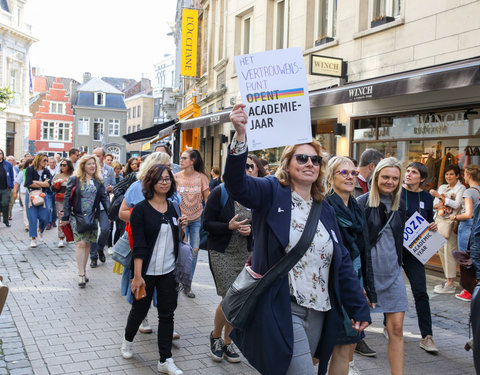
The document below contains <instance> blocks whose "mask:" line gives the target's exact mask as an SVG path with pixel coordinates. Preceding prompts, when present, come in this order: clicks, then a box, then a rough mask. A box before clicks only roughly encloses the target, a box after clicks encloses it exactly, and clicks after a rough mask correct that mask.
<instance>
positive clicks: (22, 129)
mask: <svg viewBox="0 0 480 375" xmlns="http://www.w3.org/2000/svg"><path fill="white" fill-rule="evenodd" d="M25 3H26V1H25V0H5V1H1V2H0V87H8V88H9V89H10V91H13V92H14V94H13V97H12V99H11V100H10V101H9V103H8V105H7V107H6V109H5V110H3V111H0V149H2V150H3V151H4V152H5V153H6V154H7V155H14V156H15V158H17V159H20V158H22V157H23V155H24V154H25V152H27V151H28V133H29V131H28V125H29V122H30V117H31V116H30V112H29V87H30V79H29V71H30V69H29V59H28V55H29V49H30V46H31V45H32V44H33V43H35V42H37V39H35V38H34V37H33V36H32V30H31V26H30V25H27V24H26V23H25V22H24V14H23V12H24V7H25Z"/></svg>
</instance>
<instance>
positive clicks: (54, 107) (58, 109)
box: [50, 102, 64, 114]
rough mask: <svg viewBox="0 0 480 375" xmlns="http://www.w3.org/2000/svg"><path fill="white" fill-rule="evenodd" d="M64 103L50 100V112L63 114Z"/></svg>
mask: <svg viewBox="0 0 480 375" xmlns="http://www.w3.org/2000/svg"><path fill="white" fill-rule="evenodd" d="M63 108H64V106H63V103H58V102H50V113H58V114H63V113H64V112H63Z"/></svg>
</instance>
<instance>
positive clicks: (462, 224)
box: [457, 219, 473, 251]
mask: <svg viewBox="0 0 480 375" xmlns="http://www.w3.org/2000/svg"><path fill="white" fill-rule="evenodd" d="M472 225H473V219H467V220H460V221H459V222H458V238H457V241H458V250H460V251H467V250H468V239H469V238H470V234H471V233H472Z"/></svg>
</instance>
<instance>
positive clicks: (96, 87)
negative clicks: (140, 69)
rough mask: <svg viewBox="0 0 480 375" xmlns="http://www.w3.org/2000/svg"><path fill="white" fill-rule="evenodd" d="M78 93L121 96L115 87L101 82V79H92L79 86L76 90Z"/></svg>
mask: <svg viewBox="0 0 480 375" xmlns="http://www.w3.org/2000/svg"><path fill="white" fill-rule="evenodd" d="M77 90H78V91H79V92H80V91H87V92H98V91H100V92H104V93H106V94H122V92H121V91H120V90H117V89H116V88H115V87H113V86H112V85H110V84H109V83H107V82H105V81H103V80H102V79H101V78H98V77H94V78H92V79H91V80H90V81H88V82H87V83H84V84H83V85H81V86H79V87H78V89H77Z"/></svg>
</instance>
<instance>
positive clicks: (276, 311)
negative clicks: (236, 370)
mask: <svg viewBox="0 0 480 375" xmlns="http://www.w3.org/2000/svg"><path fill="white" fill-rule="evenodd" d="M244 108H245V105H243V104H237V105H235V107H234V108H233V111H232V113H231V114H230V119H231V121H232V123H233V125H234V127H235V130H236V134H235V136H234V138H233V140H232V144H231V145H230V149H229V154H228V157H227V162H226V166H225V174H224V181H225V186H226V188H227V190H228V192H229V195H230V197H231V198H232V199H234V200H236V201H238V202H239V203H240V204H242V205H244V206H245V207H249V208H251V209H252V210H253V212H252V230H253V238H254V239H255V240H254V243H253V251H252V257H251V262H250V264H249V267H248V268H247V272H248V270H250V272H252V273H253V274H254V275H255V277H259V276H260V275H264V274H265V273H266V272H267V271H268V270H269V269H271V268H272V267H273V266H274V265H275V264H277V262H279V261H280V262H281V260H282V259H284V256H285V257H288V256H289V255H290V251H291V250H292V249H293V250H294V251H292V253H291V254H295V253H297V254H299V255H301V254H303V256H302V257H301V258H300V261H298V262H297V263H296V264H295V265H294V266H293V268H292V269H291V270H290V271H289V272H288V275H287V273H285V274H283V273H282V274H281V276H280V278H279V279H278V280H276V282H275V283H273V284H272V285H270V286H269V287H268V289H266V290H265V291H264V292H263V293H262V294H261V295H260V297H259V298H258V299H257V303H256V306H255V312H254V314H253V315H252V316H251V317H250V321H249V324H248V325H247V327H246V328H244V329H238V328H234V329H233V330H232V333H231V334H230V337H231V338H232V339H233V341H234V342H235V344H237V346H238V348H239V349H240V350H241V352H242V353H243V355H244V356H245V357H246V358H247V359H248V361H249V362H250V364H252V365H253V366H254V367H255V368H256V369H257V370H258V371H259V372H260V373H262V374H275V375H285V374H287V375H293V374H295V375H313V374H315V373H316V370H315V368H314V366H313V363H312V357H315V358H318V359H319V360H320V363H319V369H318V374H325V373H326V371H327V364H328V360H329V358H330V355H331V353H332V349H333V346H334V344H335V338H336V336H337V333H338V331H339V330H340V327H341V325H342V323H343V314H342V310H341V306H342V305H343V307H344V308H345V310H346V312H347V314H348V316H349V318H350V319H351V321H352V323H351V324H352V328H353V329H355V330H356V331H358V332H362V331H363V330H364V329H365V328H366V327H367V326H368V325H369V323H370V321H371V320H370V314H369V311H368V304H367V300H366V298H365V296H364V295H363V293H362V289H361V287H360V282H359V280H358V276H357V275H356V274H355V272H354V271H353V266H352V261H351V259H350V254H349V253H348V251H347V250H346V249H345V247H344V246H343V244H342V237H341V234H340V231H339V229H338V225H337V220H336V218H335V212H334V210H333V209H332V207H330V205H329V204H327V203H325V202H323V200H324V195H325V188H324V184H323V180H324V175H325V169H324V164H323V162H322V156H321V155H322V151H321V149H320V144H319V143H318V142H316V141H313V142H311V143H305V144H300V145H295V146H287V147H286V148H285V150H284V151H283V154H282V157H281V160H280V166H279V167H278V169H277V171H276V173H275V177H274V176H266V177H264V178H255V177H251V176H247V175H246V171H245V162H246V160H247V146H246V126H245V125H246V123H247V115H246V113H245V112H244ZM310 212H313V213H315V215H319V217H320V219H319V220H318V219H316V220H308V217H309V216H310V217H311V215H310ZM312 227H313V231H312V233H311V235H312V237H313V239H311V238H308V239H306V238H305V237H306V236H302V235H303V233H304V232H306V233H307V232H310V228H312ZM302 237H303V241H302V240H301V239H302ZM299 242H300V243H302V244H305V246H298V247H297V246H296V245H297V243H299ZM300 248H302V249H300ZM286 253H287V254H286ZM291 258H292V257H289V258H288V259H291ZM284 263H286V262H284ZM242 272H243V271H242ZM250 272H249V273H250ZM340 285H341V287H340Z"/></svg>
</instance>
